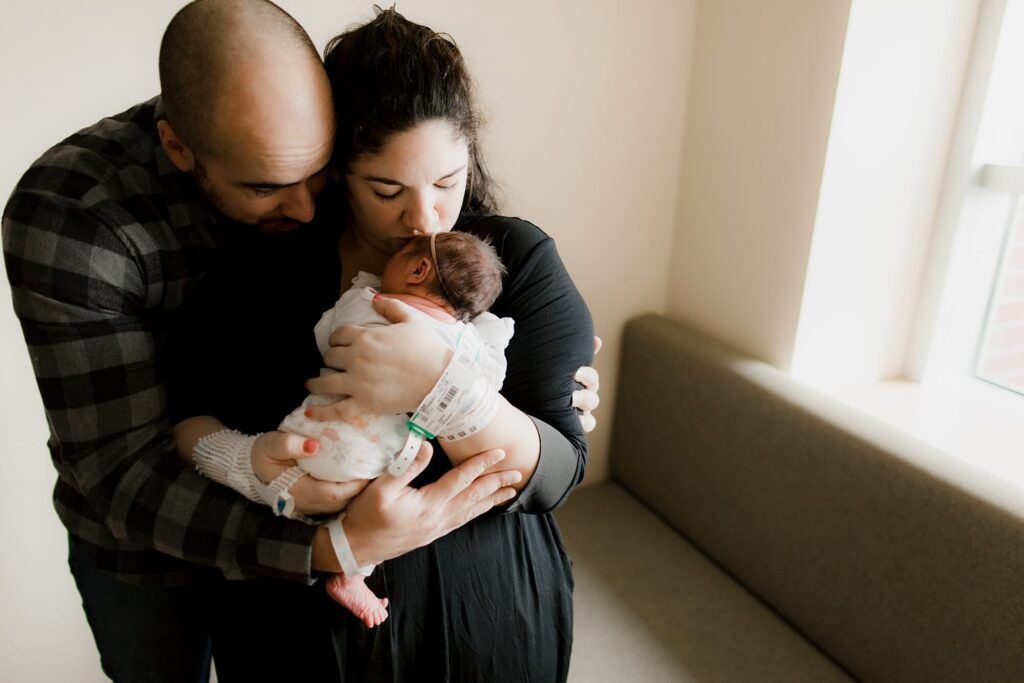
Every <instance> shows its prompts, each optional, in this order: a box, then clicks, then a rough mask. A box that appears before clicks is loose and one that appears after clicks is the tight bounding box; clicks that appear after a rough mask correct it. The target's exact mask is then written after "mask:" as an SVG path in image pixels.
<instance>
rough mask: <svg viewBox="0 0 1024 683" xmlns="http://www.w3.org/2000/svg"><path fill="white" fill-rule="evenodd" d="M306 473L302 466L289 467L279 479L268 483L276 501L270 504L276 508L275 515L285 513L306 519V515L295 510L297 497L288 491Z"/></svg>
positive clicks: (268, 487)
mask: <svg viewBox="0 0 1024 683" xmlns="http://www.w3.org/2000/svg"><path fill="white" fill-rule="evenodd" d="M305 475H306V471H305V470H304V469H302V468H301V467H289V468H288V469H286V470H285V471H284V472H282V473H281V474H280V475H279V476H278V477H277V479H275V480H274V481H272V482H270V483H269V484H267V489H268V491H269V492H270V493H271V494H273V496H274V501H273V502H272V503H271V504H270V506H271V507H272V508H273V509H274V514H275V515H284V516H285V517H291V518H293V519H294V518H297V517H302V518H304V519H305V516H304V515H299V514H298V513H297V512H295V498H293V497H292V494H291V493H289V491H288V489H290V488H291V487H292V484H294V483H295V482H297V481H298V480H299V479H301V478H302V477H304V476H305Z"/></svg>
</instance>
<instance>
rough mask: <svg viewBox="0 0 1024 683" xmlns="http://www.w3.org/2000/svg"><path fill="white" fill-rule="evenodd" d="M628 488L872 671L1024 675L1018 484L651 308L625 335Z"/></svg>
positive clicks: (622, 459) (1023, 532)
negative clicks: (858, 411) (985, 471)
mask: <svg viewBox="0 0 1024 683" xmlns="http://www.w3.org/2000/svg"><path fill="white" fill-rule="evenodd" d="M611 458H612V472H613V474H614V476H615V477H616V479H618V480H619V481H620V482H621V483H622V484H623V486H625V487H626V488H627V489H628V490H630V491H631V492H633V493H634V494H635V495H636V496H637V497H638V498H639V499H641V500H643V501H644V503H645V504H646V505H648V506H650V507H651V508H652V509H653V510H655V511H656V512H657V513H658V514H659V515H660V516H662V517H663V518H664V519H665V520H667V521H668V522H669V524H671V525H672V526H673V527H674V528H676V529H677V530H679V531H680V532H682V533H683V534H685V535H686V536H687V537H688V538H689V539H690V540H691V541H692V542H693V543H694V545H696V546H697V547H699V548H700V549H701V550H702V551H703V552H705V553H706V554H707V555H708V556H709V557H712V558H714V560H715V561H716V562H718V563H719V564H720V565H721V566H723V567H727V568H728V571H729V572H730V574H731V575H733V576H734V577H736V578H737V579H738V580H739V581H740V582H741V583H742V584H743V585H744V586H746V587H747V588H748V589H750V590H751V591H752V592H753V593H755V594H756V595H758V597H759V598H760V599H761V600H763V601H764V602H765V603H767V604H769V605H771V606H772V607H773V608H774V609H775V610H777V611H778V612H779V613H780V614H782V615H784V616H785V618H786V619H787V621H788V622H789V623H791V624H793V625H794V627H795V628H797V629H798V630H799V631H800V633H802V634H803V635H804V636H806V637H807V638H808V639H809V640H812V641H813V642H814V643H816V644H817V646H818V647H820V648H821V649H822V650H823V651H825V652H827V653H828V654H829V656H830V657H831V658H833V659H834V660H835V661H837V662H839V663H840V664H841V665H842V666H843V667H844V668H845V669H846V670H847V671H849V672H851V674H852V675H854V676H855V677H857V678H861V679H864V680H927V681H967V680H970V681H982V680H984V681H996V680H1006V681H1022V680H1024V494H1022V492H1021V491H1020V490H1019V489H1016V488H1014V487H1012V486H1010V485H1009V484H1006V483H1004V482H1001V481H999V480H996V479H994V478H992V477H989V476H988V475H984V474H983V473H981V472H980V471H978V470H975V469H974V468H972V467H970V466H968V465H966V464H964V463H962V462H960V461H958V460H955V459H954V458H952V457H950V456H947V455H945V454H943V453H941V452H939V451H937V450H935V449H932V448H929V447H927V446H925V445H924V444H922V443H920V442H917V441H915V440H913V439H910V438H908V437H906V436H904V435H902V434H900V433H898V432H896V431H895V430H893V429H891V428H888V427H886V426H885V425H882V424H881V423H878V422H876V421H874V420H871V419H869V418H866V417H862V416H860V415H857V414H855V413H854V412H853V411H852V410H849V409H847V408H845V407H844V406H842V405H839V404H838V403H836V402H834V401H831V400H829V399H827V398H826V397H824V396H822V395H820V394H818V393H817V392H814V391H812V390H810V389H808V388H806V387H804V386H802V385H800V384H798V383H797V382H795V381H794V380H792V379H791V378H790V377H788V376H787V375H785V374H784V373H782V372H780V371H779V370H777V369H776V368H774V367H771V366H769V365H767V364H765V363H761V362H757V361H754V360H751V359H749V358H746V357H743V356H742V355H740V354H737V353H735V352H733V351H731V350H729V349H727V348H725V347H723V346H721V345H719V344H717V343H715V342H714V341H712V340H710V339H708V338H707V337H705V336H703V335H701V334H700V333H698V332H696V331H694V330H691V329H688V328H686V327H684V326H683V325H681V324H679V323H676V322H673V321H670V320H667V319H665V318H662V317H659V316H645V317H643V318H638V319H636V320H633V321H631V322H630V323H629V324H628V325H627V328H626V332H625V337H624V340H623V356H622V364H621V368H620V373H619V391H618V394H617V405H616V408H615V419H614V427H613V434H612V444H611Z"/></svg>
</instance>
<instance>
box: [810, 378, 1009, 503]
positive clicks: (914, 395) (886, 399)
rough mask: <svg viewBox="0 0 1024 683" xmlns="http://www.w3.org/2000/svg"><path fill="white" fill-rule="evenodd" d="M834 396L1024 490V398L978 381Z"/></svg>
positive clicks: (902, 384)
mask: <svg viewBox="0 0 1024 683" xmlns="http://www.w3.org/2000/svg"><path fill="white" fill-rule="evenodd" d="M830 393H831V394H832V396H833V397H834V398H836V399H838V400H839V401H841V402H843V403H845V404H846V405H848V406H850V407H852V408H854V409H856V410H858V411H860V412H862V413H865V414H867V415H870V416H872V417H874V418H876V419H878V420H881V421H882V422H885V423H886V424H888V425H890V426H892V427H894V428H896V429H898V430H900V431H901V432H904V433H906V434H908V435H910V436H912V437H915V438H917V439H919V440H921V441H923V442H925V443H927V444H929V445H931V446H933V447H935V448H938V449H940V450H942V451H944V452H946V453H948V454H949V455H951V456H953V457H955V458H957V459H959V460H963V461H965V462H967V463H968V464H970V465H972V466H974V467H976V468H978V469H980V470H983V471H985V472H987V473H989V474H992V475H994V476H996V477H998V478H1000V479H1002V480H1004V481H1006V482H1007V483H1010V484H1012V485H1014V486H1016V487H1018V488H1021V489H1024V397H1022V396H1019V395H1017V394H1014V393H1012V392H1009V391H1007V390H1005V389H1001V388H999V387H995V386H992V385H989V384H987V383H985V382H981V381H979V380H971V381H967V382H962V383H960V384H951V385H941V386H931V385H922V384H918V383H916V382H909V381H895V382H882V383H878V384H871V385H866V386H860V387H855V388H845V389H836V390H833V391H831V392H830Z"/></svg>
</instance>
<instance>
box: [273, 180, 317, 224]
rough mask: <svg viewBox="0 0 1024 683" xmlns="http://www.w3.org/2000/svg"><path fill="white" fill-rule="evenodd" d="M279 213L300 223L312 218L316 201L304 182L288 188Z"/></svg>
mask: <svg viewBox="0 0 1024 683" xmlns="http://www.w3.org/2000/svg"><path fill="white" fill-rule="evenodd" d="M281 213H283V214H284V215H285V216H287V217H288V218H291V219H293V220H296V221H299V222H301V223H308V222H310V221H311V220H313V215H314V214H315V213H316V202H315V201H314V198H313V194H312V193H311V192H310V191H309V187H307V186H306V183H299V184H298V185H296V186H294V187H290V188H288V194H287V195H286V196H285V200H284V202H283V203H282V204H281Z"/></svg>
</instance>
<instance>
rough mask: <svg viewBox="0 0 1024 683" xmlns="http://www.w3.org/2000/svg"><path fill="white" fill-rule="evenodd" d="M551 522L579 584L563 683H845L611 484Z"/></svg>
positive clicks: (587, 493)
mask: <svg viewBox="0 0 1024 683" xmlns="http://www.w3.org/2000/svg"><path fill="white" fill-rule="evenodd" d="M557 516H558V522H559V525H560V526H561V528H562V535H563V537H564V539H565V543H566V547H567V548H568V550H569V555H570V557H572V560H573V567H574V574H575V576H576V588H575V591H574V595H575V619H574V631H575V637H574V646H573V657H572V665H571V668H570V673H569V680H570V681H579V682H580V683H583V682H584V681H586V682H587V683H589V682H591V681H644V682H645V683H655V682H657V681H673V682H676V681H780V682H783V681H784V682H786V683H789V682H790V681H821V682H824V683H827V682H829V681H843V682H847V681H850V680H852V679H850V678H849V677H848V676H847V675H846V674H845V673H843V671H842V670H841V669H839V668H838V667H836V665H835V664H833V663H832V662H831V661H829V660H828V658H826V657H825V656H824V655H823V654H822V653H821V652H819V651H818V650H816V649H815V648H814V646H813V645H811V644H810V643H809V642H808V641H806V640H804V639H803V638H802V637H801V636H800V635H799V634H798V633H796V632H795V631H794V630H793V629H792V628H790V627H789V626H788V625H787V624H786V623H785V622H784V621H782V620H781V619H780V618H779V617H778V616H777V615H776V614H774V613H773V612H772V611H771V610H770V609H768V608H767V607H765V605H764V604H763V603H762V602H760V601H759V600H758V599H757V598H755V597H754V596H752V595H751V594H750V593H748V592H747V591H746V590H744V589H743V588H742V587H741V586H740V585H739V584H738V583H736V581H734V580H733V579H732V578H730V577H729V576H728V575H727V574H725V573H724V572H723V571H721V570H720V569H719V568H718V567H716V566H715V565H714V563H712V562H711V561H710V560H708V559H707V558H706V557H705V556H704V555H703V554H701V553H700V551H698V550H697V549H695V548H694V547H693V546H692V545H690V544H689V543H687V542H686V541H685V540H684V539H683V538H682V537H681V536H680V535H679V534H678V533H676V532H675V531H674V530H672V529H671V528H670V527H669V526H668V525H667V524H665V523H664V522H663V521H661V520H660V519H658V518H657V517H656V516H655V515H654V514H653V513H652V512H651V511H650V510H649V509H647V508H646V507H644V506H643V505H642V504H641V503H640V502H638V501H637V500H636V498H634V497H633V496H632V495H630V494H629V493H627V492H626V491H625V489H623V488H622V487H621V486H619V485H618V484H615V483H605V484H599V485H597V486H592V487H589V488H586V489H582V490H578V491H576V492H575V493H573V495H572V497H571V498H570V499H569V501H568V502H567V503H566V504H565V505H564V506H563V507H562V508H561V509H560V510H559V511H558V513H557Z"/></svg>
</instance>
